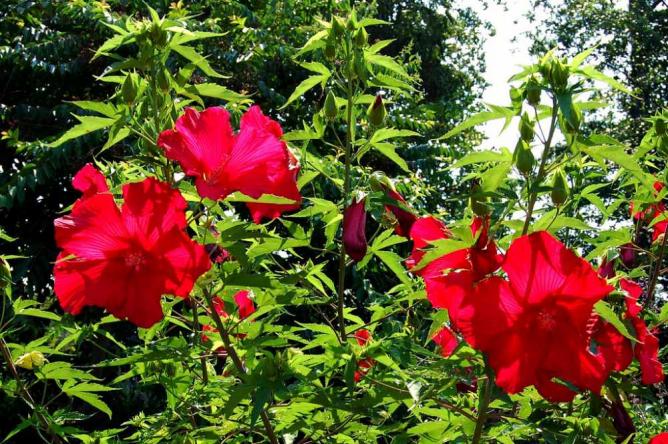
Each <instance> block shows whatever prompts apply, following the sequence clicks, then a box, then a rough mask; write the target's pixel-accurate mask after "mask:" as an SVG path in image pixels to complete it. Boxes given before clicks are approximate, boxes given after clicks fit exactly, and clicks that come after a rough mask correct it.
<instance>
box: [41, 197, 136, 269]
mask: <svg viewBox="0 0 668 444" xmlns="http://www.w3.org/2000/svg"><path fill="white" fill-rule="evenodd" d="M54 227H55V237H56V244H57V245H58V247H59V248H61V249H62V250H65V251H67V252H68V253H70V254H74V255H75V256H77V257H78V258H81V259H105V258H108V257H114V256H117V255H118V254H121V253H122V252H124V251H125V250H126V249H127V248H128V245H129V240H128V233H127V230H126V228H125V225H124V224H123V221H122V219H121V213H120V211H119V210H118V207H117V206H116V203H115V202H114V198H113V197H112V195H111V194H95V195H92V196H91V197H88V198H86V199H80V200H79V201H78V202H77V204H76V205H75V206H74V207H73V208H72V212H71V213H70V214H68V215H66V216H63V217H61V218H58V219H56V220H55V221H54Z"/></svg>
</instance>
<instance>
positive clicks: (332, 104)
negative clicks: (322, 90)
mask: <svg viewBox="0 0 668 444" xmlns="http://www.w3.org/2000/svg"><path fill="white" fill-rule="evenodd" d="M324 110H325V117H326V118H328V119H329V120H334V119H336V115H337V114H338V113H339V109H338V108H337V107H336V97H335V96H334V93H333V92H332V91H331V90H330V91H329V92H328V93H327V97H326V98H325V108H324Z"/></svg>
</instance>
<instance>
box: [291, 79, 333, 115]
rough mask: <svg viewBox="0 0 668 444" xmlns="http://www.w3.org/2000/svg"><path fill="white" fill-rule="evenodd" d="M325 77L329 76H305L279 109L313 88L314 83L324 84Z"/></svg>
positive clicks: (325, 81)
mask: <svg viewBox="0 0 668 444" xmlns="http://www.w3.org/2000/svg"><path fill="white" fill-rule="evenodd" d="M327 79H329V77H328V76H327V77H326V76H324V75H322V74H320V75H313V76H310V77H307V78H306V79H304V80H303V81H302V82H301V83H300V84H299V85H297V88H295V90H294V91H293V93H292V94H291V95H290V97H289V98H288V100H287V101H286V102H285V103H284V104H283V106H281V107H280V108H279V109H283V108H285V107H286V106H288V105H289V104H291V103H292V102H294V101H295V100H297V99H298V98H300V97H301V96H303V95H304V93H306V92H307V91H309V90H310V89H313V88H315V86H316V85H318V84H322V85H323V86H324V85H325V83H327Z"/></svg>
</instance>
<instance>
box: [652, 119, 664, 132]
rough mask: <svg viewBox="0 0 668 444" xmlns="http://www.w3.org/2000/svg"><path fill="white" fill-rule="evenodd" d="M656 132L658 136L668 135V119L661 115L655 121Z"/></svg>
mask: <svg viewBox="0 0 668 444" xmlns="http://www.w3.org/2000/svg"><path fill="white" fill-rule="evenodd" d="M654 132H655V133H656V134H657V136H665V135H666V121H665V120H663V119H662V118H661V117H659V118H658V119H656V120H655V121H654Z"/></svg>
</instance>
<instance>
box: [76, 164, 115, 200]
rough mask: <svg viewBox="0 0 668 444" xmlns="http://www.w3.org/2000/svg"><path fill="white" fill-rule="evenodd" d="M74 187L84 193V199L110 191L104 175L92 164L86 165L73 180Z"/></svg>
mask: <svg viewBox="0 0 668 444" xmlns="http://www.w3.org/2000/svg"><path fill="white" fill-rule="evenodd" d="M72 186H73V187H74V188H75V189H76V190H79V191H81V192H82V193H83V195H84V197H90V196H93V195H95V194H97V193H105V192H108V191H109V187H108V186H107V181H106V179H105V178H104V176H103V175H102V173H101V172H100V171H99V170H98V169H97V168H95V167H94V166H93V165H91V164H90V163H87V164H86V165H84V167H83V168H81V169H80V170H79V171H78V172H77V174H75V175H74V178H73V179H72Z"/></svg>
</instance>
